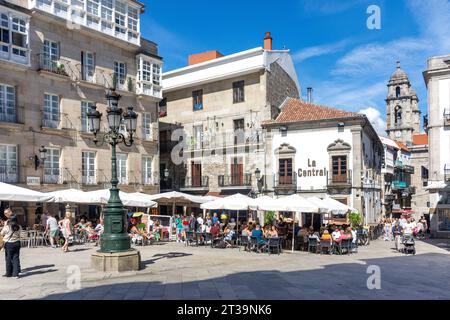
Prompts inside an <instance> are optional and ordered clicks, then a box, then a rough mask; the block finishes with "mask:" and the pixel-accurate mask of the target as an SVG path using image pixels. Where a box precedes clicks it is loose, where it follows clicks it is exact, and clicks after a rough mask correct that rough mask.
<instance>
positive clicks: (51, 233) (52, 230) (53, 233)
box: [45, 213, 59, 249]
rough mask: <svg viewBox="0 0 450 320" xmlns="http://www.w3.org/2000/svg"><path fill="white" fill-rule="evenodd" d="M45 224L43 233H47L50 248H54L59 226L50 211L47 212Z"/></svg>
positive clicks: (56, 242)
mask: <svg viewBox="0 0 450 320" xmlns="http://www.w3.org/2000/svg"><path fill="white" fill-rule="evenodd" d="M47 216H48V217H47V224H46V226H45V234H48V237H49V239H50V245H51V246H52V248H54V249H55V248H56V247H57V244H58V238H59V228H58V221H56V218H55V217H54V216H53V214H52V213H48V215H47Z"/></svg>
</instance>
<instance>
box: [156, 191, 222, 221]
mask: <svg viewBox="0 0 450 320" xmlns="http://www.w3.org/2000/svg"><path fill="white" fill-rule="evenodd" d="M150 199H151V200H153V201H157V202H165V203H172V214H173V215H175V206H176V204H177V203H180V202H181V203H186V202H187V203H190V204H201V203H205V202H208V201H212V200H215V199H219V198H217V197H213V196H204V197H202V196H194V195H191V194H188V193H183V192H178V191H172V192H164V193H158V194H154V195H151V196H150Z"/></svg>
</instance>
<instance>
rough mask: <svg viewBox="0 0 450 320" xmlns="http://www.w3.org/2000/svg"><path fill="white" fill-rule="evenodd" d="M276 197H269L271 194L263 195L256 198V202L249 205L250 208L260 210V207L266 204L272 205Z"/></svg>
mask: <svg viewBox="0 0 450 320" xmlns="http://www.w3.org/2000/svg"><path fill="white" fill-rule="evenodd" d="M275 200H276V199H275V198H272V197H269V196H262V197H259V198H256V199H254V204H253V205H251V206H250V207H249V209H250V210H258V207H260V206H264V205H270V204H272V203H273V201H275Z"/></svg>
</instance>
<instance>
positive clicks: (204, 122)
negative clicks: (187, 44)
mask: <svg viewBox="0 0 450 320" xmlns="http://www.w3.org/2000/svg"><path fill="white" fill-rule="evenodd" d="M189 60H190V61H195V64H191V65H189V66H187V67H185V68H181V69H177V70H173V71H170V72H167V73H164V74H163V86H164V106H162V116H163V117H162V118H161V119H160V136H161V167H160V172H161V180H162V181H161V189H165V190H174V189H175V190H181V191H183V192H188V193H196V194H207V193H210V194H230V193H236V192H241V193H244V194H249V193H251V192H252V191H258V190H259V189H258V180H257V179H256V178H255V172H256V171H257V169H259V170H260V171H261V172H262V173H261V174H262V175H263V176H264V175H265V174H267V172H265V168H266V166H267V164H266V160H265V149H264V148H265V145H264V139H265V137H264V135H263V132H262V128H261V123H262V122H263V121H265V120H268V119H273V118H274V117H276V116H277V115H278V112H279V111H278V106H279V105H280V103H281V102H282V101H283V100H284V99H285V98H286V97H287V96H292V97H299V96H300V92H301V91H300V85H299V83H298V80H297V75H296V73H295V68H294V65H293V62H292V59H291V57H290V54H289V51H286V50H281V51H277V50H272V40H271V37H270V34H266V39H265V47H264V48H263V47H260V48H256V49H251V50H247V51H243V52H239V53H236V54H232V55H228V56H223V55H222V54H220V53H218V52H215V53H211V52H207V53H202V54H198V55H194V56H191V57H190V59H189ZM163 150H164V152H163ZM181 150H182V156H180V151H181ZM164 173H165V174H164ZM260 187H263V186H260ZM261 191H262V190H261Z"/></svg>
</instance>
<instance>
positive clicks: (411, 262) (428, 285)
mask: <svg viewBox="0 0 450 320" xmlns="http://www.w3.org/2000/svg"><path fill="white" fill-rule="evenodd" d="M449 244H450V241H449V240H429V241H427V242H421V241H419V242H417V244H416V248H417V252H418V253H417V255H416V256H406V255H403V254H400V253H398V252H395V251H394V250H392V247H393V243H390V242H384V241H380V240H378V241H374V242H372V243H371V245H370V246H367V247H360V248H359V253H358V254H353V255H350V256H347V255H345V256H328V255H315V254H309V253H304V252H296V253H290V252H285V253H283V254H282V255H279V256H278V255H271V256H269V255H265V254H255V253H248V252H244V251H241V252H239V250H237V249H226V250H223V249H212V248H210V247H185V246H184V245H183V244H179V243H166V244H161V245H156V246H147V247H138V248H137V249H138V250H139V251H140V252H141V256H142V270H141V271H139V272H135V271H134V272H126V273H121V274H105V273H100V272H97V271H96V270H93V269H92V268H91V266H90V256H91V254H92V253H94V252H95V250H97V249H98V248H95V247H91V246H89V245H86V246H79V247H76V248H72V249H73V251H72V252H70V253H66V254H64V253H62V252H61V250H59V249H51V248H30V249H28V248H24V249H22V251H21V264H22V268H23V272H24V273H23V277H22V278H21V279H18V280H17V279H6V278H1V279H0V287H1V288H2V291H3V292H8V294H7V295H2V299H49V300H79V299H87V300H96V299H99V300H101V299H104V300H141V299H144V300H160V299H166V300H175V299H193V300H203V299H213V300H215V299H226V300H236V299H248V300H266V299H289V300H292V299H321V300H326V299H450V268H449V267H448V266H449V263H450V245H449ZM371 265H376V266H379V267H380V270H381V289H380V290H369V289H368V288H367V279H368V277H369V276H370V275H369V274H368V273H367V268H368V267H369V266H371ZM70 266H77V267H78V268H79V271H80V273H79V275H80V280H81V282H80V286H79V288H76V287H72V290H70V289H69V287H68V283H69V284H70V283H72V284H73V281H72V280H71V279H72V278H71V277H73V276H74V274H73V273H70V270H71V269H70V268H69V267H70ZM0 272H1V273H2V274H3V273H4V272H5V266H4V263H3V261H2V263H1V264H0Z"/></svg>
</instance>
